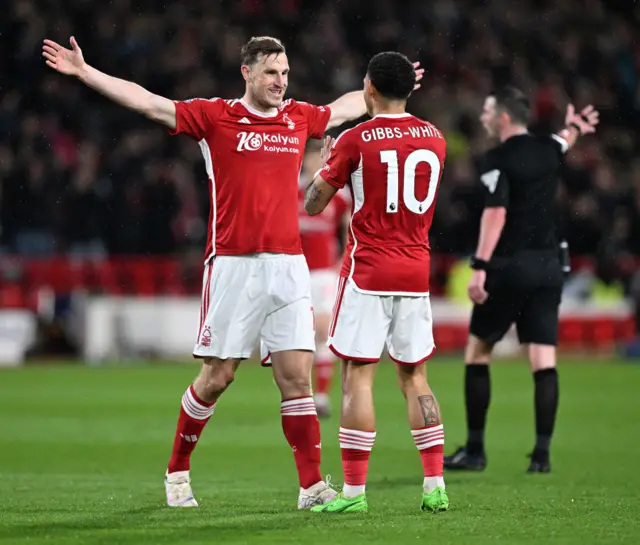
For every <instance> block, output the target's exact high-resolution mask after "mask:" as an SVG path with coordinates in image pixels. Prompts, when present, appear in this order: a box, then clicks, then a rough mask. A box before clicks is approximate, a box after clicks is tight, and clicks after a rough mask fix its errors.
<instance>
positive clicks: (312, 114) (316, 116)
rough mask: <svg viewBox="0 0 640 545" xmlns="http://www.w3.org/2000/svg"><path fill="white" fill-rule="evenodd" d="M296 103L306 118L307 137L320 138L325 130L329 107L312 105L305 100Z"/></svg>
mask: <svg viewBox="0 0 640 545" xmlns="http://www.w3.org/2000/svg"><path fill="white" fill-rule="evenodd" d="M297 105H298V107H299V108H300V111H301V112H302V115H303V116H304V118H305V119H306V120H307V125H308V127H309V138H322V135H323V134H324V133H325V131H326V130H327V125H328V123H329V118H330V117H331V109H330V108H329V107H328V106H314V105H313V104H308V103H307V102H298V103H297Z"/></svg>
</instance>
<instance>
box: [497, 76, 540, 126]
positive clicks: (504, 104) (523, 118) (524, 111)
mask: <svg viewBox="0 0 640 545" xmlns="http://www.w3.org/2000/svg"><path fill="white" fill-rule="evenodd" d="M491 96H492V97H494V98H495V99H496V109H500V110H502V111H503V112H506V113H508V114H509V117H511V119H512V120H513V122H514V123H517V124H519V125H527V124H528V123H529V120H530V119H531V105H530V103H529V98H528V97H527V95H525V94H524V93H523V92H522V91H521V90H520V89H516V88H515V87H511V86H505V87H500V88H498V89H496V90H495V91H494V92H493V93H491Z"/></svg>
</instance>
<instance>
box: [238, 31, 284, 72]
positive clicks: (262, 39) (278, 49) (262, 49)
mask: <svg viewBox="0 0 640 545" xmlns="http://www.w3.org/2000/svg"><path fill="white" fill-rule="evenodd" d="M279 53H286V51H285V48H284V44H283V43H282V42H281V41H280V40H278V38H272V37H271V36H254V37H253V38H251V39H250V40H249V41H248V42H247V43H246V44H244V45H243V46H242V49H241V50H240V57H241V59H242V64H243V65H245V64H246V65H247V66H251V65H253V64H255V63H256V62H258V59H259V58H260V55H263V56H265V57H267V56H269V55H274V54H275V55H277V54H279Z"/></svg>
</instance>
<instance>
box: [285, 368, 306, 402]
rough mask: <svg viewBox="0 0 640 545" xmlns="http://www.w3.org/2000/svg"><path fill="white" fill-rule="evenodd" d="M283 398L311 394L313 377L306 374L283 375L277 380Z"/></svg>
mask: <svg viewBox="0 0 640 545" xmlns="http://www.w3.org/2000/svg"><path fill="white" fill-rule="evenodd" d="M277 384H278V388H280V392H281V393H282V397H283V398H285V399H286V398H291V397H302V396H308V395H310V394H311V377H310V376H309V377H307V376H306V375H302V374H297V375H281V376H280V377H279V378H278V380H277Z"/></svg>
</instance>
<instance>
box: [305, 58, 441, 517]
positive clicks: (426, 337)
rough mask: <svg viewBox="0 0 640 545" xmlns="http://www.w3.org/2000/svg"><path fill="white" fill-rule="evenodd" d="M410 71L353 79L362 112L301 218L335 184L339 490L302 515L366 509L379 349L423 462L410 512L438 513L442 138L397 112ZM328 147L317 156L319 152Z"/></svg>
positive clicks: (315, 209) (317, 207) (401, 62)
mask: <svg viewBox="0 0 640 545" xmlns="http://www.w3.org/2000/svg"><path fill="white" fill-rule="evenodd" d="M414 78H415V72H414V68H413V66H412V65H411V63H410V62H409V60H408V59H407V58H406V57H405V56H404V55H401V54H400V53H395V52H387V53H380V54H378V55H376V56H375V57H373V58H372V59H371V62H370V63H369V67H368V69H367V75H366V77H365V80H364V94H365V100H366V102H367V111H368V112H369V114H370V115H371V116H372V117H373V119H371V120H370V121H367V122H365V123H361V124H360V125H358V126H356V127H355V128H353V129H350V130H347V131H345V132H343V133H342V134H341V135H340V136H339V137H338V139H337V140H336V142H335V144H334V145H333V147H332V149H331V150H330V156H329V158H328V160H327V163H326V165H325V166H324V167H323V168H322V169H321V170H320V171H319V172H318V174H317V175H316V177H315V179H314V181H313V182H312V183H311V184H310V185H309V188H308V189H307V191H306V197H305V207H306V210H307V212H308V213H309V214H311V215H314V214H318V213H320V212H321V211H322V210H323V209H324V208H325V206H327V204H328V203H329V202H330V200H331V199H332V197H333V196H334V195H335V193H336V192H337V191H338V190H339V189H340V188H342V187H344V186H345V185H346V184H348V186H349V188H350V189H351V192H352V197H353V216H352V218H351V223H350V226H349V240H348V243H347V248H346V251H345V258H344V264H343V267H342V270H341V273H340V283H339V287H338V293H337V296H336V302H335V306H334V315H333V321H332V324H331V328H330V332H329V347H330V348H331V350H332V351H333V352H334V353H335V354H336V355H337V356H338V357H339V358H341V359H342V371H343V378H342V384H343V396H342V411H341V417H340V449H341V453H342V467H343V470H344V480H345V485H344V489H343V490H342V492H341V493H340V494H339V495H338V496H337V497H336V498H335V499H334V500H332V501H330V502H328V503H326V504H324V505H321V506H317V507H314V508H313V509H312V511H315V512H327V513H350V512H365V511H367V510H368V504H367V499H366V496H365V484H366V478H367V470H368V464H369V455H370V452H371V449H372V447H373V444H374V440H375V437H376V431H375V429H376V423H375V414H374V405H373V393H372V386H373V379H374V373H375V370H376V365H375V363H377V362H378V360H379V359H380V357H381V355H382V351H383V349H384V346H385V344H386V346H387V348H388V351H389V356H390V357H391V359H392V360H393V361H394V362H395V363H396V369H397V374H398V379H399V383H400V388H401V390H402V393H403V395H404V397H405V400H406V404H407V412H408V419H409V425H410V427H411V434H412V436H413V439H414V441H415V444H416V446H417V448H418V449H419V451H420V457H421V460H422V466H423V473H424V480H423V490H422V504H421V507H422V509H423V510H426V511H442V510H446V509H448V507H449V499H448V497H447V493H446V491H445V484H444V479H443V476H442V471H443V453H442V449H443V445H444V430H443V426H442V419H441V416H440V410H439V407H438V402H437V401H436V398H435V396H434V395H433V392H432V391H431V389H430V387H429V384H428V382H427V371H426V361H427V360H428V359H429V358H430V357H431V355H432V354H433V351H434V349H435V345H434V341H433V332H432V316H431V306H430V302H429V265H430V248H429V239H428V234H429V228H430V226H431V222H432V219H433V212H434V205H435V200H436V193H437V191H438V185H439V183H440V177H441V174H442V169H443V167H444V161H445V154H446V143H445V139H444V138H443V136H442V133H441V132H440V131H439V130H438V129H437V128H436V127H434V126H433V125H432V124H431V123H428V122H426V121H422V120H420V119H418V118H416V117H414V116H413V115H411V114H409V113H407V112H406V111H405V107H406V102H407V99H408V97H409V95H410V94H411V90H412V88H413V81H414ZM329 145H330V142H329V141H328V142H327V146H326V148H325V155H326V154H328V153H329Z"/></svg>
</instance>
